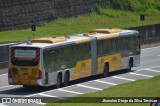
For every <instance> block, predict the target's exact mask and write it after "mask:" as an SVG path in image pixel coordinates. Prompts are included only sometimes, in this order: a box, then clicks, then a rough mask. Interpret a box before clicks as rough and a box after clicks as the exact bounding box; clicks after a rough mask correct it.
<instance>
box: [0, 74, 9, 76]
mask: <svg viewBox="0 0 160 106" xmlns="http://www.w3.org/2000/svg"><path fill="white" fill-rule="evenodd" d="M4 75H8V74H0V76H4Z"/></svg>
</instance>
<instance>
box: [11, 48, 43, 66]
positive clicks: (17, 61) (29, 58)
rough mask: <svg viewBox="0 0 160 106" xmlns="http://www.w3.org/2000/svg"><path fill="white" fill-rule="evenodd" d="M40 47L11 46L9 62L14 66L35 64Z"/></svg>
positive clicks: (36, 63)
mask: <svg viewBox="0 0 160 106" xmlns="http://www.w3.org/2000/svg"><path fill="white" fill-rule="evenodd" d="M39 59H40V49H39V48H28V47H16V48H11V62H12V64H13V65H16V66H36V65H38V64H39Z"/></svg>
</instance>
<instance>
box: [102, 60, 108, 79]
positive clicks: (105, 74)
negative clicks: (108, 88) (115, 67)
mask: <svg viewBox="0 0 160 106" xmlns="http://www.w3.org/2000/svg"><path fill="white" fill-rule="evenodd" d="M108 74H109V64H108V63H106V64H105V65H104V71H103V77H107V76H108Z"/></svg>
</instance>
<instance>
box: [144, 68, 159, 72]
mask: <svg viewBox="0 0 160 106" xmlns="http://www.w3.org/2000/svg"><path fill="white" fill-rule="evenodd" d="M145 70H146V71H153V72H158V73H160V71H158V70H153V69H150V68H146V69H145Z"/></svg>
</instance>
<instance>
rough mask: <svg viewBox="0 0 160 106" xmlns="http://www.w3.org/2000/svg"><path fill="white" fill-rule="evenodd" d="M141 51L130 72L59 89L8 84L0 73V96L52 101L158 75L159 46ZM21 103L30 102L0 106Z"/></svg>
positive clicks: (74, 83) (72, 84) (85, 80)
mask: <svg viewBox="0 0 160 106" xmlns="http://www.w3.org/2000/svg"><path fill="white" fill-rule="evenodd" d="M141 53H142V54H141V65H140V67H136V68H133V71H132V72H124V71H122V72H114V73H111V75H110V76H109V77H107V78H101V77H100V76H94V77H89V78H85V79H81V80H78V81H73V82H71V85H70V86H68V87H63V88H60V89H55V88H54V87H48V88H32V89H24V88H23V87H22V86H12V85H8V81H7V75H6V74H2V75H0V97H4V98H7V97H8V98H9V97H20V98H24V99H25V98H27V97H53V98H54V99H52V101H54V100H55V101H56V100H57V99H65V98H67V97H72V96H76V95H80V94H84V93H89V92H96V91H101V90H103V89H105V88H108V87H111V86H115V85H118V84H121V83H125V82H131V81H135V80H139V79H147V78H152V77H154V76H157V75H160V46H159V47H152V48H145V49H142V50H141ZM8 98H7V99H8ZM0 99H2V98H0ZM48 100H49V99H48ZM0 101H2V100H0ZM3 102H6V99H4V100H3ZM12 102H16V101H12ZM40 104H41V105H43V104H45V103H34V104H31V105H34V106H38V105H40ZM21 105H23V106H29V105H30V104H17V103H13V104H10V103H1V104H0V106H21Z"/></svg>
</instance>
